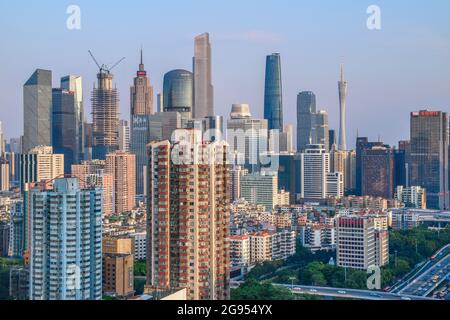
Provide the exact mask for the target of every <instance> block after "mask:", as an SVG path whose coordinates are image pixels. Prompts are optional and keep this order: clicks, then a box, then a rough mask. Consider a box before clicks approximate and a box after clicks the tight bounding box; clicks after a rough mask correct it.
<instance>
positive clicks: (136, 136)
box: [130, 50, 159, 195]
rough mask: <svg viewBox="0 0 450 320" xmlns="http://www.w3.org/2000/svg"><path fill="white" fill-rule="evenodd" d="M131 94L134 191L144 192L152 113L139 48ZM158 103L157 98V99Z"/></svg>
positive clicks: (151, 95)
mask: <svg viewBox="0 0 450 320" xmlns="http://www.w3.org/2000/svg"><path fill="white" fill-rule="evenodd" d="M130 91H131V94H130V97H131V103H130V104H131V111H130V113H131V118H130V119H131V144H130V151H131V153H133V154H135V155H136V193H137V194H138V195H142V194H144V189H145V187H144V186H145V181H144V177H145V168H146V166H147V162H148V158H147V150H146V147H147V143H149V142H150V140H149V135H150V126H149V125H150V121H149V116H150V115H152V114H153V87H152V86H151V84H150V79H149V78H148V76H147V71H145V66H144V61H143V54H142V50H141V63H140V64H139V71H138V72H137V75H136V77H135V78H134V85H133V86H132V87H131V89H130ZM157 102H158V103H159V100H158V101H157Z"/></svg>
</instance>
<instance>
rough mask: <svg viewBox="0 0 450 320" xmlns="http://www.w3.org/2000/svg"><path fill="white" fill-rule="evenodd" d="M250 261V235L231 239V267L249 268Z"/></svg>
mask: <svg viewBox="0 0 450 320" xmlns="http://www.w3.org/2000/svg"><path fill="white" fill-rule="evenodd" d="M250 261H251V257H250V237H249V236H248V235H243V236H232V237H230V263H231V266H232V267H247V266H249V265H250Z"/></svg>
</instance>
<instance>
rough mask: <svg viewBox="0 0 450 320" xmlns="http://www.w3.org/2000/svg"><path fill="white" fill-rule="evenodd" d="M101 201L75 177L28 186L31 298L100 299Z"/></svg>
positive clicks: (100, 198)
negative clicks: (41, 187) (44, 186)
mask: <svg viewBox="0 0 450 320" xmlns="http://www.w3.org/2000/svg"><path fill="white" fill-rule="evenodd" d="M101 203H102V195H101V190H99V189H84V190H82V189H80V188H79V185H78V179H76V178H70V179H57V180H56V181H55V183H54V188H53V190H44V191H41V190H39V189H34V190H32V191H31V208H30V209H31V243H30V299H31V300H101V298H102V207H101Z"/></svg>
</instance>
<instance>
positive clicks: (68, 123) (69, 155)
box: [52, 89, 81, 174]
mask: <svg viewBox="0 0 450 320" xmlns="http://www.w3.org/2000/svg"><path fill="white" fill-rule="evenodd" d="M52 93H53V99H52V101H53V108H52V137H53V138H52V141H53V151H54V152H55V153H58V154H63V155H64V173H66V174H69V173H70V169H71V167H72V165H73V164H77V163H79V161H80V159H79V156H80V154H81V152H80V151H79V147H80V143H79V139H80V136H79V130H80V126H79V123H78V117H79V115H78V114H77V110H76V108H77V104H76V101H75V93H74V92H72V91H67V90H65V89H53V91H52Z"/></svg>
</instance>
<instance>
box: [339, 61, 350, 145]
mask: <svg viewBox="0 0 450 320" xmlns="http://www.w3.org/2000/svg"><path fill="white" fill-rule="evenodd" d="M347 89H348V82H347V81H345V79H344V65H341V80H340V81H339V103H340V127H339V144H338V147H339V150H344V151H345V150H347V130H346V112H347V110H346V109H347Z"/></svg>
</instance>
